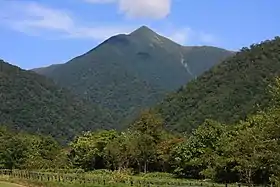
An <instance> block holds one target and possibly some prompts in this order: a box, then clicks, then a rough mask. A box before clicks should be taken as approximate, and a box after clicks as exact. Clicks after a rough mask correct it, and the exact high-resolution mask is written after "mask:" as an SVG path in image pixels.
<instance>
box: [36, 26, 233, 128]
mask: <svg viewBox="0 0 280 187" xmlns="http://www.w3.org/2000/svg"><path fill="white" fill-rule="evenodd" d="M231 55H233V53H232V52H230V51H227V50H224V49H221V48H216V47H210V46H201V47H191V46H190V47H183V46H181V45H179V44H177V43H175V42H173V41H171V40H169V39H167V38H165V37H163V36H160V35H158V34H157V33H155V32H154V31H152V30H150V29H149V28H147V27H141V28H139V29H137V30H136V31H134V32H132V33H131V34H129V35H125V34H121V35H117V36H113V37H111V38H109V39H108V40H106V41H104V42H103V43H101V44H100V45H99V46H97V47H96V48H94V49H92V50H90V51H89V52H87V53H85V54H83V55H81V56H78V57H76V58H74V59H72V60H70V61H69V62H67V63H66V64H60V65H54V66H50V67H47V68H39V69H34V71H35V72H37V73H39V74H42V75H45V76H47V77H49V78H51V79H53V80H54V81H55V82H57V83H58V84H59V85H61V86H63V87H65V88H68V89H69V90H70V91H72V92H73V93H76V94H77V95H78V96H80V97H82V98H84V99H86V100H88V101H90V102H92V103H95V104H98V105H101V106H102V107H103V108H106V109H108V110H109V111H110V112H111V114H112V115H113V116H116V118H114V119H115V122H116V123H115V124H114V125H115V127H116V128H118V127H123V126H124V125H123V124H125V123H126V122H130V121H131V119H133V118H134V117H135V116H137V114H138V113H139V111H140V110H142V109H145V108H148V107H151V106H153V105H154V104H156V103H157V102H159V101H161V100H162V99H163V98H164V97H165V95H166V94H167V93H169V92H171V91H175V90H176V89H178V88H179V87H180V86H182V85H184V84H186V83H187V82H188V81H189V80H191V79H193V78H195V77H197V76H199V75H200V74H202V73H203V72H204V71H206V70H208V69H209V68H210V67H212V66H213V65H215V64H217V63H219V62H221V61H222V60H224V59H225V58H226V57H228V56H231Z"/></svg>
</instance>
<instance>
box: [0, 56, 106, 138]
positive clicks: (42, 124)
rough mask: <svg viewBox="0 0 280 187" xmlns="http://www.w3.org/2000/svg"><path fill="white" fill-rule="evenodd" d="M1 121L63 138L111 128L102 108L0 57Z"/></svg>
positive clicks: (11, 125) (16, 127) (7, 124)
mask: <svg viewBox="0 0 280 187" xmlns="http://www.w3.org/2000/svg"><path fill="white" fill-rule="evenodd" d="M0 101H1V102H0V124H1V125H5V126H7V127H9V128H11V129H16V130H23V131H27V132H31V133H42V134H47V135H52V136H54V137H55V138H56V139H59V140H61V141H64V140H65V139H70V138H73V136H75V135H76V134H77V133H80V132H81V131H82V130H90V129H96V128H102V127H103V125H104V126H106V127H110V124H111V119H110V117H109V116H107V115H106V112H104V111H103V110H101V109H100V108H99V107H93V106H89V105H87V104H85V102H84V101H82V100H80V99H77V98H75V97H74V96H72V95H71V94H70V93H69V92H68V91H66V90H64V89H61V88H59V87H57V86H56V85H55V84H54V83H53V82H52V81H51V80H49V79H47V78H45V77H43V76H41V75H38V74H36V73H34V72H32V71H25V70H22V69H20V68H18V67H16V66H13V65H10V64H8V63H6V62H4V61H2V60H0Z"/></svg>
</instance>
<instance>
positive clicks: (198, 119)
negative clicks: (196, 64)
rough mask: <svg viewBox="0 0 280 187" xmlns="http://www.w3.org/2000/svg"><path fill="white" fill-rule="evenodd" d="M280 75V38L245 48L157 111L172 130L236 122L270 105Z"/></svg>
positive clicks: (184, 88) (181, 90) (165, 102)
mask: <svg viewBox="0 0 280 187" xmlns="http://www.w3.org/2000/svg"><path fill="white" fill-rule="evenodd" d="M279 75H280V38H279V37H276V38H275V39H274V40H270V41H265V42H262V43H260V44H257V45H251V46H250V48H243V49H242V50H241V51H240V52H238V53H237V54H236V55H235V56H233V57H231V58H228V59H227V60H225V61H224V62H223V63H221V64H219V65H217V66H215V67H213V68H212V69H211V70H209V71H207V72H206V73H204V74H203V75H201V76H200V77H198V78H197V79H196V80H193V81H191V82H190V83H189V84H187V85H186V86H185V87H182V88H181V89H180V90H179V91H177V93H174V94H171V95H170V96H169V97H167V98H166V99H165V100H164V101H163V102H162V103H161V104H159V105H158V106H157V107H156V110H157V111H158V112H159V113H161V114H162V116H163V117H164V118H165V121H166V123H167V124H168V125H169V127H170V128H171V129H176V130H180V131H190V130H191V129H193V128H196V127H197V126H198V125H200V124H202V122H203V121H204V120H205V119H207V118H210V119H213V120H217V121H220V122H225V123H234V122H237V121H239V120H240V119H244V118H245V117H246V116H247V115H250V114H253V113H255V112H256V111H257V110H259V109H262V108H264V107H265V106H267V105H268V102H269V100H270V96H269V94H268V89H267V88H268V85H269V84H270V83H271V82H273V80H274V79H275V77H276V76H279Z"/></svg>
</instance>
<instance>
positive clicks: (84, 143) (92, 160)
mask: <svg viewBox="0 0 280 187" xmlns="http://www.w3.org/2000/svg"><path fill="white" fill-rule="evenodd" d="M116 136H117V133H116V132H115V131H114V130H110V131H97V132H86V133H84V134H83V135H82V136H80V137H77V138H76V139H75V140H74V141H73V142H72V143H71V144H70V147H71V154H70V157H71V159H72V162H73V164H74V165H76V166H78V167H81V168H82V169H85V170H92V169H101V168H104V167H105V160H104V157H105V155H104V149H105V147H106V146H107V144H108V143H109V142H110V141H112V140H113V139H114V138H116Z"/></svg>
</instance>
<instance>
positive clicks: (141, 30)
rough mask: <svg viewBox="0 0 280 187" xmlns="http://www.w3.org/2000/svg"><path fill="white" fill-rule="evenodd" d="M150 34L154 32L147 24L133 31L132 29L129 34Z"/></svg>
mask: <svg viewBox="0 0 280 187" xmlns="http://www.w3.org/2000/svg"><path fill="white" fill-rule="evenodd" d="M151 34H152V35H154V34H156V32H154V31H153V30H152V29H150V28H149V27H147V26H141V27H139V28H138V29H136V30H135V31H133V32H132V33H130V35H151Z"/></svg>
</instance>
